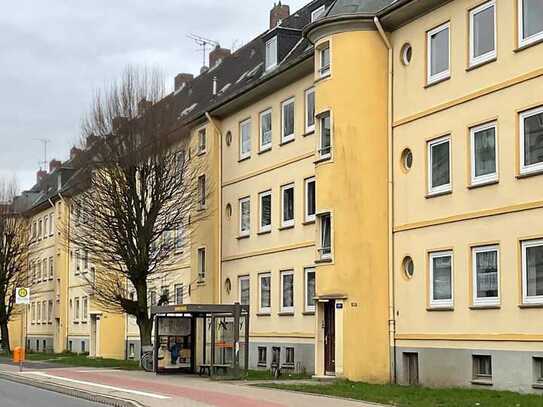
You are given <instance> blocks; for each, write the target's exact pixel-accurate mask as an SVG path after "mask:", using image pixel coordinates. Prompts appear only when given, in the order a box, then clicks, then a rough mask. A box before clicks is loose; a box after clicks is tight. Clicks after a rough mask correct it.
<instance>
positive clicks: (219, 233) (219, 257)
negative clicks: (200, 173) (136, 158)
mask: <svg viewBox="0 0 543 407" xmlns="http://www.w3.org/2000/svg"><path fill="white" fill-rule="evenodd" d="M205 116H206V118H207V120H208V121H209V123H211V126H212V127H213V128H214V129H215V131H216V132H217V134H218V135H219V142H218V146H219V163H218V166H219V177H218V178H219V180H218V181H219V182H218V187H219V188H218V189H219V190H218V195H217V201H218V206H219V211H218V215H219V222H218V230H217V251H218V253H217V271H218V274H219V282H218V285H217V287H218V288H217V294H218V298H219V304H222V132H221V129H220V128H219V126H218V125H217V122H216V121H215V120H214V119H213V117H211V115H210V114H209V112H205Z"/></svg>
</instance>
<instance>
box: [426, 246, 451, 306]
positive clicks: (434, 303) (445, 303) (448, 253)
mask: <svg viewBox="0 0 543 407" xmlns="http://www.w3.org/2000/svg"><path fill="white" fill-rule="evenodd" d="M441 257H450V258H451V298H450V299H445V300H435V299H434V261H433V260H434V259H436V258H441ZM429 263H430V264H429V269H430V278H429V280H428V281H429V286H430V287H429V289H430V306H431V307H432V308H448V307H452V306H453V304H454V259H453V252H452V251H451V250H447V251H441V252H433V253H430V254H429Z"/></svg>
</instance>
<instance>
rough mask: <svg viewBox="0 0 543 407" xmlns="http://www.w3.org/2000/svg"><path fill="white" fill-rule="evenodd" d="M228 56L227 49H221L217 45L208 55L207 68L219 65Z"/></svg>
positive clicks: (228, 51)
mask: <svg viewBox="0 0 543 407" xmlns="http://www.w3.org/2000/svg"><path fill="white" fill-rule="evenodd" d="M229 55H230V50H229V49H227V48H221V46H220V45H217V46H216V47H215V49H214V50H213V51H211V52H210V53H209V67H210V68H213V67H214V66H215V65H217V64H219V63H220V62H221V61H222V60H223V59H224V58H226V57H227V56H229Z"/></svg>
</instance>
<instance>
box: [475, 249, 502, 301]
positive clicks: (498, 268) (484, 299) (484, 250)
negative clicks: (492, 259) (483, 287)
mask: <svg viewBox="0 0 543 407" xmlns="http://www.w3.org/2000/svg"><path fill="white" fill-rule="evenodd" d="M487 252H496V254H497V256H496V271H497V277H496V278H497V280H498V296H497V297H482V298H479V297H477V254H478V253H487ZM471 261H472V265H471V269H472V274H473V276H472V279H473V290H472V291H473V304H474V305H498V304H499V303H500V296H501V284H500V278H501V275H500V247H499V246H498V245H492V246H479V247H473V248H472V249H471Z"/></svg>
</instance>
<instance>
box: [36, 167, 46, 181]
mask: <svg viewBox="0 0 543 407" xmlns="http://www.w3.org/2000/svg"><path fill="white" fill-rule="evenodd" d="M46 176H47V171H45V170H39V171H38V172H37V173H36V182H37V183H38V184H39V183H40V182H42V180H43V179H44V178H45V177H46Z"/></svg>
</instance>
